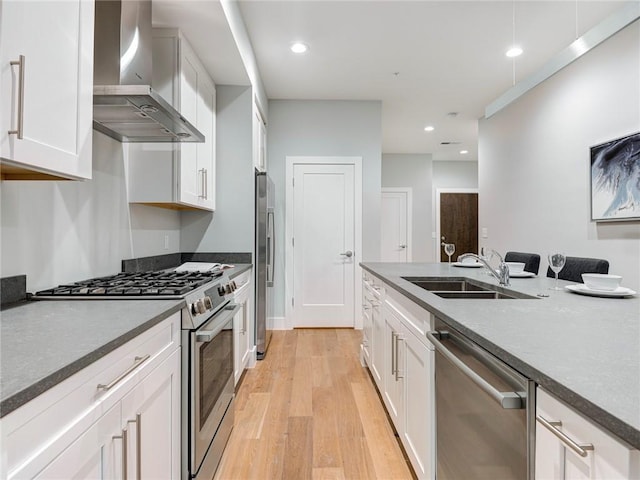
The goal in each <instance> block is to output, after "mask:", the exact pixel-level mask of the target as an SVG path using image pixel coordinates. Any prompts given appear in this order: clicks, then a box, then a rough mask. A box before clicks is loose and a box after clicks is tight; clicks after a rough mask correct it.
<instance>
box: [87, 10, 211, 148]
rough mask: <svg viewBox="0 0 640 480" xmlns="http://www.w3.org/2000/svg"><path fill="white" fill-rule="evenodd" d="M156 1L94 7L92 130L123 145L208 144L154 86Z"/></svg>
mask: <svg viewBox="0 0 640 480" xmlns="http://www.w3.org/2000/svg"><path fill="white" fill-rule="evenodd" d="M151 34H152V32H151V0H100V1H97V2H96V4H95V40H94V67H93V84H94V85H93V128H94V129H95V130H98V131H99V132H102V133H104V134H105V135H108V136H110V137H112V138H115V139H116V140H119V141H120V142H204V140H205V138H204V135H203V134H202V133H201V132H200V131H198V129H196V127H194V126H193V125H192V124H191V123H189V122H188V121H187V120H186V119H185V118H184V117H183V116H182V115H180V112H178V111H177V110H176V109H175V108H173V107H172V106H171V105H170V104H169V102H167V101H166V100H164V99H163V98H162V97H161V96H160V95H159V94H158V93H157V92H155V91H154V90H153V89H152V88H151V74H152V64H151V46H152V40H151Z"/></svg>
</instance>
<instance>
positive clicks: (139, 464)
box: [127, 413, 142, 480]
mask: <svg viewBox="0 0 640 480" xmlns="http://www.w3.org/2000/svg"><path fill="white" fill-rule="evenodd" d="M129 423H135V424H136V479H137V480H142V458H141V455H142V414H141V413H136V419H135V420H129V421H127V425H128V424H129Z"/></svg>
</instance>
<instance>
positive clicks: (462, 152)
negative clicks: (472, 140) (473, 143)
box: [460, 150, 469, 155]
mask: <svg viewBox="0 0 640 480" xmlns="http://www.w3.org/2000/svg"><path fill="white" fill-rule="evenodd" d="M460 153H461V154H462V155H466V154H467V153H469V150H460Z"/></svg>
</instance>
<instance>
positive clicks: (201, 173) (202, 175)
mask: <svg viewBox="0 0 640 480" xmlns="http://www.w3.org/2000/svg"><path fill="white" fill-rule="evenodd" d="M198 172H199V173H200V195H198V197H200V198H206V197H205V196H204V168H201V169H200V170H198Z"/></svg>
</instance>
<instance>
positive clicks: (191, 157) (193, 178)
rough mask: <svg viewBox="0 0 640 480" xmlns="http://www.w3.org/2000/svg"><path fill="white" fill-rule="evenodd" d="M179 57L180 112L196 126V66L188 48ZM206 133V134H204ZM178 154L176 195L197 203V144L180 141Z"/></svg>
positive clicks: (187, 201) (183, 199)
mask: <svg viewBox="0 0 640 480" xmlns="http://www.w3.org/2000/svg"><path fill="white" fill-rule="evenodd" d="M183 51H187V52H188V53H186V54H184V55H182V57H181V77H180V113H181V114H182V116H183V117H185V118H188V119H193V120H191V121H192V122H193V123H194V125H195V126H196V128H198V129H199V125H198V104H199V99H198V75H199V71H198V67H197V64H196V61H195V59H194V57H193V55H192V54H191V53H190V50H188V49H187V48H185V47H184V45H183ZM205 135H206V134H205ZM178 148H179V149H180V154H179V158H180V161H179V166H178V169H179V177H178V178H179V179H180V181H179V182H178V197H179V199H180V201H181V202H183V203H187V204H191V205H197V204H198V202H199V200H200V195H201V189H202V180H201V178H200V176H199V174H198V144H197V143H181V144H180V145H179V146H178Z"/></svg>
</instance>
